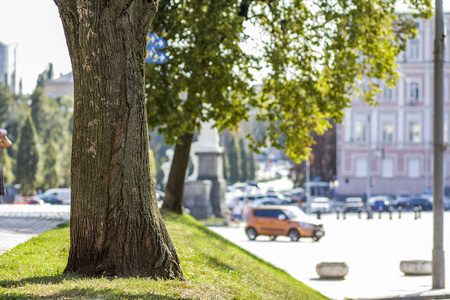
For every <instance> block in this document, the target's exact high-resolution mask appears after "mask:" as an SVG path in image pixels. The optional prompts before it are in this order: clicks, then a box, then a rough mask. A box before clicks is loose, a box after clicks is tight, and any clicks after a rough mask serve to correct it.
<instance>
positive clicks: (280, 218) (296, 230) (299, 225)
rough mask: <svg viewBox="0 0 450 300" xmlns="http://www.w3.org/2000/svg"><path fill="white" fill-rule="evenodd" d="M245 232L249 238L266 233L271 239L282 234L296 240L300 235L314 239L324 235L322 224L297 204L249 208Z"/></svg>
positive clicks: (252, 238) (316, 239)
mask: <svg viewBox="0 0 450 300" xmlns="http://www.w3.org/2000/svg"><path fill="white" fill-rule="evenodd" d="M245 232H246V233H247V236H248V238H249V239H250V240H254V239H256V237H257V236H258V235H268V236H269V237H270V239H271V240H272V241H273V240H275V239H276V238H277V236H280V235H283V236H288V237H290V238H291V240H292V241H293V242H296V241H298V240H299V239H300V237H310V238H312V239H313V240H314V241H318V240H320V239H321V238H322V237H323V236H324V235H325V231H324V230H323V225H322V224H320V223H317V222H316V220H315V219H313V218H311V217H309V216H308V215H306V214H305V213H304V212H303V211H302V210H300V209H299V208H298V207H297V206H283V205H276V206H269V205H267V206H261V207H254V208H252V209H251V210H250V212H249V215H248V219H247V226H246V227H245Z"/></svg>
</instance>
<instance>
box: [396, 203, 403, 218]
mask: <svg viewBox="0 0 450 300" xmlns="http://www.w3.org/2000/svg"><path fill="white" fill-rule="evenodd" d="M397 209H398V218H399V219H401V218H402V210H403V207H402V206H399V207H398V208H397Z"/></svg>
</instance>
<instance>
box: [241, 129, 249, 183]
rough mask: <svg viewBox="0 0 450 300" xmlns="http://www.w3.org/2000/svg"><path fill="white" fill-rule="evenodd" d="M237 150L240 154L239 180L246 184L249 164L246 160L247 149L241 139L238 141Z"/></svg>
mask: <svg viewBox="0 0 450 300" xmlns="http://www.w3.org/2000/svg"><path fill="white" fill-rule="evenodd" d="M239 150H240V152H241V164H240V169H241V172H240V176H239V180H240V181H241V182H246V181H247V180H248V168H249V162H248V158H247V147H246V146H245V140H244V139H243V138H240V139H239Z"/></svg>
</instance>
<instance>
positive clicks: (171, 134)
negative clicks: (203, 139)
mask: <svg viewBox="0 0 450 300" xmlns="http://www.w3.org/2000/svg"><path fill="white" fill-rule="evenodd" d="M238 4H239V1H238V0H231V1H230V0H218V1H207V0H200V1H185V0H184V1H170V0H161V1H160V2H159V12H158V14H157V15H156V17H155V19H154V21H153V23H152V26H151V28H150V31H151V32H154V33H157V34H158V35H159V36H160V37H163V38H164V39H165V40H166V41H167V46H166V48H164V50H163V51H164V52H165V53H166V54H167V55H168V56H169V60H168V62H167V63H166V64H163V65H154V64H147V71H146V83H147V96H148V102H147V111H148V123H149V126H150V128H152V129H154V128H157V129H158V132H159V133H164V136H165V139H166V142H167V143H168V144H174V143H175V142H176V141H177V138H178V137H180V136H182V135H184V134H185V133H194V131H195V129H198V128H200V123H201V122H206V121H208V120H210V119H213V120H215V121H216V125H217V126H218V127H219V128H220V129H223V128H226V127H229V128H234V127H235V126H236V125H237V124H238V123H239V121H241V120H242V119H245V118H246V116H247V109H248V107H247V106H246V105H245V103H243V102H242V101H243V99H246V98H247V97H248V96H249V95H251V94H252V89H251V88H249V84H248V83H249V82H250V81H249V80H250V78H251V76H250V73H249V71H248V67H247V66H248V65H249V64H250V62H251V59H252V58H251V56H249V55H245V54H244V52H243V51H242V49H241V47H240V46H239V42H240V41H241V40H242V39H243V38H244V35H243V33H242V32H243V26H242V18H241V17H240V16H238V15H237V14H236V11H237V10H238Z"/></svg>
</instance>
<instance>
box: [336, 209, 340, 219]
mask: <svg viewBox="0 0 450 300" xmlns="http://www.w3.org/2000/svg"><path fill="white" fill-rule="evenodd" d="M340 213H341V208H340V207H338V208H336V219H337V220H339V214H340Z"/></svg>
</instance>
